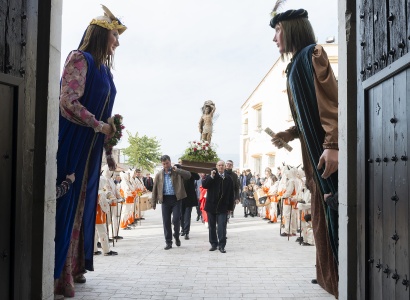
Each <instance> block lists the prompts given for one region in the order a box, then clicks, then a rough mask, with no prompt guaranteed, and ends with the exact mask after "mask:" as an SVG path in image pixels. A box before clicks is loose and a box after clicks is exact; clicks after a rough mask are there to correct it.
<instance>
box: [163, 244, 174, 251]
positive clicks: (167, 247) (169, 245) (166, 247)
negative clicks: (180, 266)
mask: <svg viewBox="0 0 410 300" xmlns="http://www.w3.org/2000/svg"><path fill="white" fill-rule="evenodd" d="M171 248H172V245H171V244H167V245H166V246H165V247H164V250H169V249H171Z"/></svg>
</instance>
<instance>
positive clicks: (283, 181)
mask: <svg viewBox="0 0 410 300" xmlns="http://www.w3.org/2000/svg"><path fill="white" fill-rule="evenodd" d="M287 182H288V178H287V177H286V174H285V173H284V172H282V171H281V173H280V180H279V183H278V190H277V193H276V199H277V200H278V206H277V207H276V210H278V208H281V202H282V200H281V198H282V196H283V194H284V193H285V192H286V183H287ZM279 215H280V216H281V217H280V222H281V225H283V224H284V219H283V213H282V211H279V213H278V216H279Z"/></svg>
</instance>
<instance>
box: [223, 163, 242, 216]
mask: <svg viewBox="0 0 410 300" xmlns="http://www.w3.org/2000/svg"><path fill="white" fill-rule="evenodd" d="M225 166H226V169H225V170H226V173H227V174H228V175H229V176H231V178H232V181H233V196H234V197H233V198H234V200H235V201H234V203H233V209H232V212H231V215H230V216H231V217H232V218H233V212H234V211H235V204H237V203H239V179H238V175H237V174H236V173H235V172H234V171H233V170H232V168H233V161H232V160H230V159H228V160H227V161H226V164H225ZM228 219H229V215H228Z"/></svg>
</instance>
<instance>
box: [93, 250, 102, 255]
mask: <svg viewBox="0 0 410 300" xmlns="http://www.w3.org/2000/svg"><path fill="white" fill-rule="evenodd" d="M101 253H102V252H101V251H100V250H98V251H95V252H94V255H100V254H101Z"/></svg>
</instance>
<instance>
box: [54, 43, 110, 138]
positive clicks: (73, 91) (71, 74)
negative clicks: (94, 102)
mask: <svg viewBox="0 0 410 300" xmlns="http://www.w3.org/2000/svg"><path fill="white" fill-rule="evenodd" d="M86 75H87V61H86V60H85V57H84V55H83V54H82V53H81V52H80V51H72V52H71V53H70V54H69V56H68V57H67V60H66V62H65V65H64V70H63V75H62V77H61V91H60V111H61V115H62V116H63V117H64V118H66V119H67V120H69V121H71V122H73V123H75V124H78V125H81V126H88V127H92V128H93V129H94V130H95V131H101V128H102V125H103V123H102V122H100V121H98V120H97V119H96V118H95V116H94V115H93V114H92V113H90V112H89V111H88V110H87V109H86V108H85V107H84V106H83V105H81V103H80V101H79V99H81V97H82V96H83V94H84V89H85V80H86Z"/></svg>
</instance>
